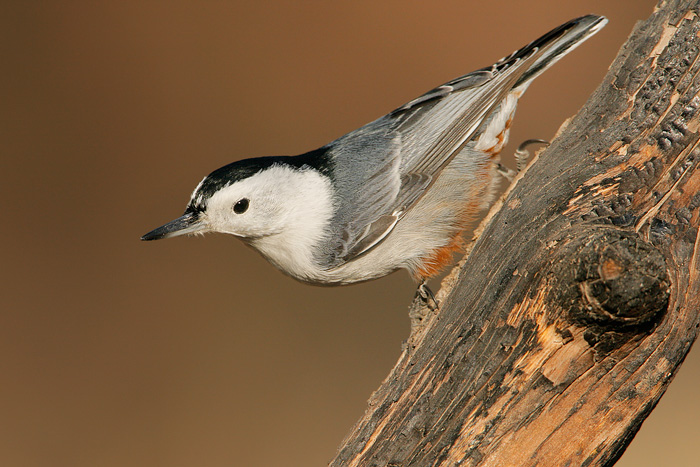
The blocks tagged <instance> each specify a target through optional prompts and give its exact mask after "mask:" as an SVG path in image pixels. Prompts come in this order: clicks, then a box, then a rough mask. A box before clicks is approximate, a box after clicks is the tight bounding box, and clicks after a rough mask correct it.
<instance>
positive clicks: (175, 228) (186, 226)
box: [141, 212, 205, 241]
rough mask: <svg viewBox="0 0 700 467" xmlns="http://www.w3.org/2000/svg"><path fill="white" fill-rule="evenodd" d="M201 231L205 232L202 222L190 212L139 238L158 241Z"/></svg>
mask: <svg viewBox="0 0 700 467" xmlns="http://www.w3.org/2000/svg"><path fill="white" fill-rule="evenodd" d="M203 230H205V225H204V222H202V221H201V220H200V219H199V216H197V214H195V213H192V212H186V213H185V214H184V215H182V216H181V217H178V218H177V219H175V220H174V221H170V222H168V223H167V224H165V225H163V226H161V227H158V228H157V229H155V230H151V231H150V232H148V233H147V234H146V235H144V236H143V237H141V240H146V241H148V240H160V239H161V238H170V237H177V236H178V235H186V234H191V233H195V232H201V231H203Z"/></svg>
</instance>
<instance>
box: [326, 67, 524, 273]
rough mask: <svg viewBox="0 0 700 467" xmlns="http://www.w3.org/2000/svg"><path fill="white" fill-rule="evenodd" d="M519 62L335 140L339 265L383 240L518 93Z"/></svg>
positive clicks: (333, 255) (334, 262)
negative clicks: (498, 108)
mask: <svg viewBox="0 0 700 467" xmlns="http://www.w3.org/2000/svg"><path fill="white" fill-rule="evenodd" d="M518 76H519V74H518V73H517V67H515V66H514V67H512V68H510V69H509V70H505V71H504V72H502V73H494V72H492V71H485V70H480V71H477V72H474V73H471V74H469V75H466V76H463V77H462V78H459V79H457V80H453V81H451V82H449V83H446V84H445V85H442V86H440V87H439V88H436V89H434V90H432V91H430V92H429V93H427V94H425V95H424V96H421V97H419V98H418V99H415V100H414V101H411V102H409V103H408V104H406V105H404V106H402V107H400V108H399V109H397V110H395V111H394V112H392V113H391V114H389V115H387V116H385V117H382V118H380V119H379V120H376V121H374V122H372V123H370V124H368V125H366V126H364V127H362V128H360V129H358V130H356V131H354V132H352V133H349V134H347V135H345V136H343V137H341V138H339V139H338V140H336V141H334V142H333V143H331V144H330V145H329V148H328V149H329V156H330V158H331V160H332V161H333V167H334V168H333V173H334V177H333V178H334V187H335V189H336V193H337V197H338V206H337V210H336V215H335V217H334V218H333V220H332V225H333V226H335V228H336V229H337V232H334V235H332V238H333V239H334V241H335V242H336V243H335V244H334V245H332V246H331V248H330V251H328V252H327V254H326V255H325V256H326V259H327V263H326V264H327V265H328V266H332V267H337V266H339V265H341V264H343V263H345V262H348V261H351V260H352V259H354V258H356V257H357V256H360V255H362V254H364V253H366V252H367V251H369V250H370V249H372V247H374V246H375V245H377V244H379V243H380V242H381V241H382V240H383V239H384V238H385V237H386V236H387V235H388V234H389V233H390V232H391V230H392V229H393V228H394V226H395V225H396V224H397V222H399V220H400V219H401V217H402V216H403V215H404V214H405V213H406V212H407V211H408V210H410V209H411V207H412V206H413V205H414V204H415V203H416V202H417V201H418V200H419V199H420V197H421V196H422V195H423V193H425V191H426V189H427V188H428V187H430V185H431V184H432V183H433V182H434V181H435V179H436V178H437V176H438V175H439V173H440V172H441V171H442V169H443V168H444V167H445V166H446V165H447V164H448V163H449V162H450V161H451V160H452V158H454V156H455V155H456V154H457V153H459V150H460V149H461V147H462V146H463V145H464V144H465V143H466V142H468V141H469V140H470V139H471V137H472V136H473V134H474V132H475V131H476V129H477V128H479V126H481V124H482V123H483V121H484V120H485V119H486V117H487V116H488V115H489V113H490V112H491V111H492V110H493V108H494V107H496V106H497V105H498V104H499V103H500V102H501V101H502V100H503V98H505V96H506V94H507V93H508V92H510V90H511V88H512V85H513V84H514V83H515V81H516V80H517V77H518Z"/></svg>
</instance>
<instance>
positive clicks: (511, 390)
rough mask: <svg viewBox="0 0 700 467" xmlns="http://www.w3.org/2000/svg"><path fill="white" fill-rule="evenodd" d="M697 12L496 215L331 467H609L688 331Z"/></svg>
mask: <svg viewBox="0 0 700 467" xmlns="http://www.w3.org/2000/svg"><path fill="white" fill-rule="evenodd" d="M699 8H700V5H699V1H697V0H696V1H683V0H668V1H661V2H660V4H659V6H658V8H657V10H656V11H655V12H654V13H653V14H652V16H651V17H650V18H649V19H648V20H647V21H645V22H643V23H640V24H638V25H637V27H636V28H635V30H634V31H633V33H632V35H631V37H630V39H629V40H628V41H627V43H626V44H625V45H624V46H623V47H622V49H621V51H620V53H619V54H618V57H617V58H616V60H615V62H614V63H613V65H612V67H611V69H610V71H609V73H608V75H607V76H606V77H605V79H604V81H603V83H602V84H601V86H600V87H599V88H598V90H596V91H595V93H594V94H593V95H592V96H591V98H590V99H589V101H588V103H587V104H586V105H585V106H584V107H583V108H582V109H581V110H580V111H579V113H578V114H577V115H576V116H575V117H574V118H573V119H572V120H571V121H570V122H569V123H568V125H566V126H565V128H564V129H563V130H561V133H560V135H559V136H558V137H557V138H556V139H555V140H554V141H553V142H552V144H551V145H550V146H549V148H547V150H546V151H544V152H543V153H542V154H541V155H540V156H539V157H538V158H537V159H536V160H535V161H534V162H533V163H532V164H531V166H530V167H529V169H528V170H527V172H526V173H525V174H524V175H522V176H521V177H520V178H519V179H518V180H517V183H516V184H514V186H512V187H511V189H510V191H509V192H508V193H507V194H506V195H505V197H504V199H503V201H502V203H500V204H499V206H497V207H496V208H494V209H493V210H492V211H491V214H490V215H489V217H488V219H487V221H488V222H486V223H485V224H484V227H483V228H482V232H481V233H480V235H479V237H478V239H477V240H476V242H475V243H474V245H473V249H472V251H471V252H470V253H469V254H468V256H467V257H466V259H465V260H463V262H462V263H460V265H459V267H458V269H456V270H455V271H453V273H452V274H451V275H450V276H449V277H448V278H447V279H446V280H445V282H443V288H442V290H441V291H440V293H439V294H438V299H439V300H440V301H441V304H442V305H441V307H440V311H439V313H438V314H437V315H432V314H430V313H426V310H423V309H421V308H420V304H418V303H414V304H413V306H412V309H411V313H412V315H413V316H414V317H421V316H424V317H425V319H424V320H423V323H422V325H421V326H420V328H417V329H415V330H414V332H412V335H411V338H410V339H409V341H408V343H407V345H406V348H405V350H404V352H403V354H402V355H401V357H400V359H399V361H398V362H397V364H396V366H395V367H394V369H393V370H392V372H391V373H390V374H389V376H388V377H387V379H386V380H385V381H384V383H383V384H382V386H381V387H380V388H379V389H378V390H377V391H376V393H374V394H373V395H372V397H371V399H370V400H369V407H368V409H367V412H366V413H365V415H364V416H363V417H362V419H361V420H360V421H359V422H358V423H357V424H356V426H355V427H354V428H353V430H352V432H351V433H350V434H349V436H348V437H347V438H346V439H345V441H344V442H343V444H342V446H341V447H340V449H339V451H338V454H337V457H336V458H335V459H334V460H333V461H332V462H331V465H333V466H375V465H376V466H408V465H413V466H429V465H430V466H454V465H470V466H477V465H478V466H485V465H490V466H491V465H588V466H600V465H612V464H614V462H615V461H616V460H617V459H618V458H619V456H620V455H621V454H622V452H623V451H624V449H625V448H626V446H627V445H628V444H629V442H630V441H631V440H632V438H633V437H634V435H635V433H636V432H637V430H638V429H639V427H640V425H641V423H642V421H643V420H644V419H645V418H646V417H647V415H649V413H650V412H651V410H652V409H653V408H654V406H655V405H656V403H657V402H658V400H659V398H660V397H661V396H662V395H663V393H664V391H665V390H666V387H667V386H668V384H669V383H670V381H671V380H672V378H673V376H674V374H675V373H676V370H677V369H678V367H679V366H680V364H681V363H682V361H683V359H684V357H685V355H686V354H687V352H688V350H689V349H690V346H691V344H692V343H693V341H694V340H695V338H696V334H697V328H698V324H699V323H700V313H699V310H700V307H699V306H698V304H699V302H700V293H699V290H698V288H699V287H698V285H699V281H698V271H699V265H698V249H699V248H700V243H699V242H698V225H699V224H700V213H699V211H698V207H700V171H699V170H697V165H698V156H700V152H699V151H698V148H697V146H698V142H699V141H700V111H699V109H700V95H699V92H700V78H699V77H698V72H699V71H700V60H699V56H700V50H699V47H698V43H699V41H698V35H699V34H700V18H698V16H697V14H696V13H697V12H698V11H700V10H699Z"/></svg>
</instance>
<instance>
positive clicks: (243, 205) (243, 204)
mask: <svg viewBox="0 0 700 467" xmlns="http://www.w3.org/2000/svg"><path fill="white" fill-rule="evenodd" d="M249 204H250V201H248V198H243V199H239V200H238V202H237V203H236V204H235V205H234V206H233V212H235V213H236V214H243V213H244V212H246V211H247V210H248V205H249Z"/></svg>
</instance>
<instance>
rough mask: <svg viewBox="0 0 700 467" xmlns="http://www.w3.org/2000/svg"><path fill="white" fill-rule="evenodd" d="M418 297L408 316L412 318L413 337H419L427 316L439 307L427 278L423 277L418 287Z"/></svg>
mask: <svg viewBox="0 0 700 467" xmlns="http://www.w3.org/2000/svg"><path fill="white" fill-rule="evenodd" d="M416 298H418V299H419V301H417V300H414V302H413V305H411V308H409V310H408V317H409V318H410V319H411V338H412V339H413V338H417V336H418V335H419V334H420V333H421V331H422V330H423V329H424V327H425V323H426V318H428V316H429V314H430V313H434V312H435V311H437V309H438V302H437V300H435V295H433V292H432V291H431V290H430V288H429V287H428V284H427V279H423V280H422V281H421V283H420V285H419V286H418V288H417V289H416Z"/></svg>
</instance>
